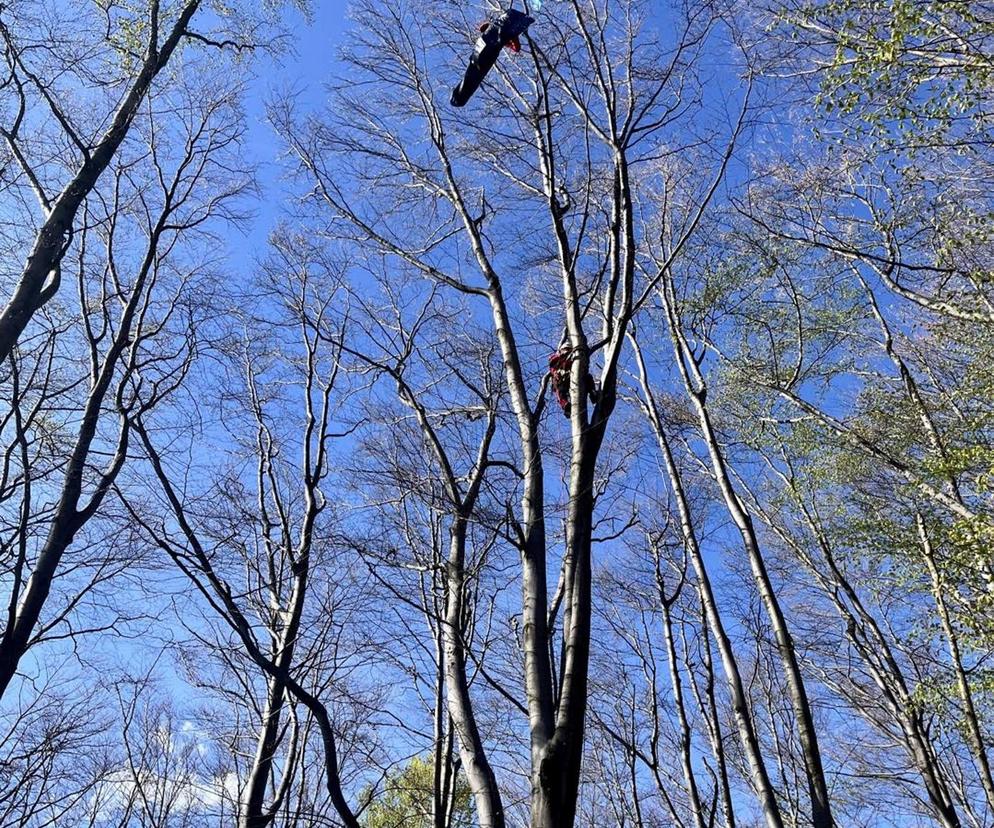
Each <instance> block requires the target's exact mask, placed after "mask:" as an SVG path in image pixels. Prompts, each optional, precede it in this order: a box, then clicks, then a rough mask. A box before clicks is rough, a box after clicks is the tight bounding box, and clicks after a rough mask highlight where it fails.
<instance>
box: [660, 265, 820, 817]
mask: <svg viewBox="0 0 994 828" xmlns="http://www.w3.org/2000/svg"><path fill="white" fill-rule="evenodd" d="M672 291H673V287H672V284H671V283H669V282H667V283H666V284H665V286H664V288H663V289H662V291H661V293H662V296H663V300H664V305H665V309H666V315H667V320H668V322H669V327H670V338H671V340H672V343H673V349H674V355H675V357H676V360H677V365H678V367H679V369H680V375H681V377H682V379H683V383H684V386H685V388H686V391H687V395H688V396H689V397H690V401H691V404H692V405H693V407H694V410H695V411H696V413H697V420H698V426H699V428H700V431H701V435H702V436H703V437H704V441H705V444H706V445H707V448H708V454H709V456H710V458H711V466H712V471H713V473H714V477H715V480H716V482H717V483H718V488H719V490H720V491H721V495H722V499H723V500H724V502H725V506H726V508H727V509H728V513H729V515H731V517H732V520H733V521H734V522H735V525H736V527H737V528H738V530H739V534H740V536H741V537H742V545H743V548H744V549H745V551H746V556H747V557H748V559H749V566H750V568H751V569H752V573H753V578H754V580H755V582H756V588H757V590H758V591H759V596H760V599H761V600H762V602H763V605H764V607H765V608H766V612H767V614H768V616H769V619H770V624H771V626H772V628H773V635H774V638H775V640H776V642H777V649H778V651H779V654H780V660H781V663H782V665H783V670H784V676H785V678H786V681H787V691H788V694H789V696H790V702H791V707H792V708H793V710H794V718H795V720H796V724H797V732H798V737H799V739H800V743H801V753H802V757H803V760H804V769H805V773H806V776H807V782H808V793H809V796H810V799H811V822H812V824H813V826H814V828H834V826H835V822H834V819H833V817H832V809H831V803H830V801H829V795H828V784H827V782H826V780H825V772H824V768H823V767H822V761H821V750H820V748H819V746H818V734H817V732H816V729H815V725H814V717H813V716H812V713H811V704H810V702H809V700H808V694H807V688H806V687H805V685H804V677H803V675H802V674H801V668H800V664H799V662H798V659H797V651H796V648H795V646H794V640H793V637H792V636H791V634H790V629H789V627H788V625H787V619H786V617H785V616H784V613H783V609H782V608H781V606H780V602H779V600H778V599H777V595H776V591H775V590H774V588H773V584H772V582H771V581H770V576H769V572H768V571H767V569H766V561H765V560H764V557H763V553H762V550H761V548H760V545H759V539H758V538H757V536H756V531H755V527H754V526H753V521H752V516H751V515H749V513H748V512H747V511H746V508H745V505H744V504H743V502H742V500H741V498H740V497H739V495H738V493H737V492H736V491H735V487H734V485H733V483H732V480H731V475H730V473H729V469H728V464H727V461H726V459H725V455H724V451H723V449H722V447H721V444H720V442H719V440H718V435H717V434H716V433H715V430H714V425H713V424H712V422H711V414H710V411H709V410H708V406H707V402H706V400H707V387H706V384H705V381H704V377H703V375H702V374H701V371H700V369H699V368H698V366H697V363H696V362H695V361H694V355H693V353H692V351H691V349H690V348H689V347H688V345H687V342H686V339H685V338H684V334H683V331H682V329H681V327H680V320H679V318H678V316H677V309H676V305H675V297H674V296H673V293H672Z"/></svg>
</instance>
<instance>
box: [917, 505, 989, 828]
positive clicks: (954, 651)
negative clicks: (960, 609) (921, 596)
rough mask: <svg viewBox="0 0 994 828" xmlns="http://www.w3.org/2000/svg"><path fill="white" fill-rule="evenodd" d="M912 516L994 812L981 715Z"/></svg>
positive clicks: (937, 576)
mask: <svg viewBox="0 0 994 828" xmlns="http://www.w3.org/2000/svg"><path fill="white" fill-rule="evenodd" d="M915 517H916V522H917V525H918V535H919V537H920V538H921V542H922V556H923V557H924V558H925V565H926V566H927V567H928V572H929V576H930V577H931V580H932V595H933V596H934V597H935V608H936V610H937V611H938V614H939V621H940V622H941V624H942V631H943V632H944V633H945V635H946V644H947V645H948V647H949V658H950V660H951V661H952V663H953V671H954V672H955V674H956V688H957V690H958V691H959V696H960V701H961V702H962V703H963V719H964V722H965V724H966V731H967V733H968V734H969V735H970V746H971V748H972V749H973V750H972V752H973V758H974V760H975V761H976V763H977V773H978V775H979V776H980V783H981V784H982V785H983V787H984V793H985V794H986V797H987V806H988V807H989V808H990V810H991V812H992V813H994V779H992V778H991V765H990V760H989V759H988V758H987V746H986V744H985V743H984V736H983V732H982V731H981V728H980V719H979V717H978V716H977V707H976V704H975V703H974V700H973V692H972V691H971V690H970V680H969V678H968V677H967V675H966V670H965V669H964V667H963V657H962V654H961V652H960V646H959V636H958V635H957V634H956V628H955V627H954V626H953V621H952V617H951V616H950V613H949V607H948V605H947V604H946V597H945V595H944V594H943V589H944V584H943V582H942V575H941V573H940V572H939V568H938V566H937V565H936V563H935V550H934V548H933V547H932V541H931V539H930V538H929V536H928V532H927V530H926V529H925V521H924V520H923V519H922V516H921V515H920V514H919V515H916V516H915Z"/></svg>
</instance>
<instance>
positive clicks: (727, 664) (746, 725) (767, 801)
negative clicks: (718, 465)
mask: <svg viewBox="0 0 994 828" xmlns="http://www.w3.org/2000/svg"><path fill="white" fill-rule="evenodd" d="M631 339H632V344H633V347H634V349H635V355H636V359H637V361H638V365H639V380H640V383H641V386H642V393H643V396H644V398H645V409H646V413H647V414H648V417H649V422H650V424H651V425H652V428H653V431H654V432H655V435H656V441H657V443H658V445H659V449H660V452H661V453H662V455H663V461H664V463H665V465H666V473H667V475H668V476H669V481H670V489H671V490H672V492H673V496H674V497H675V499H676V503H677V510H678V512H679V515H680V528H681V532H682V535H683V543H684V549H686V551H687V555H688V557H689V558H690V562H691V565H692V566H693V567H694V573H695V574H696V576H697V587H698V590H699V591H700V595H701V602H702V604H703V605H704V610H705V613H706V616H707V620H708V624H709V625H710V627H711V631H712V632H713V633H714V637H715V643H716V644H717V646H718V654H719V656H720V657H721V663H722V667H723V669H724V671H725V677H726V679H727V681H728V688H729V691H730V694H731V701H732V710H733V711H734V713H735V722H736V725H737V726H738V731H739V739H740V741H741V742H742V749H743V751H744V752H745V756H746V760H747V761H748V763H749V778H750V782H751V784H752V787H753V790H754V791H755V792H756V796H757V798H758V799H759V802H760V806H761V808H762V810H763V817H764V819H765V821H766V824H767V826H768V828H784V823H783V818H782V816H781V814H780V806H779V805H778V804H777V798H776V792H775V791H774V789H773V785H772V783H771V781H770V776H769V773H768V771H767V769H766V762H765V761H764V759H763V753H762V750H761V749H760V746H759V738H758V737H757V735H756V729H755V724H754V722H753V716H752V711H751V709H750V705H749V697H748V695H747V694H746V689H745V683H744V682H743V680H742V674H741V673H740V672H739V665H738V661H737V660H736V658H735V652H734V650H733V648H732V642H731V639H729V637H728V633H727V632H726V631H725V625H724V622H723V621H722V618H721V612H720V610H719V609H718V603H717V601H716V600H715V596H714V590H713V588H712V586H711V578H710V576H709V574H708V571H707V567H706V565H705V563H704V556H703V555H702V554H701V548H700V545H699V543H698V541H697V533H696V531H695V530H694V524H693V517H692V516H691V513H690V503H689V500H688V498H687V493H686V491H685V489H684V485H683V477H682V475H681V473H680V469H679V467H678V466H677V464H676V458H675V457H674V456H673V450H672V448H671V446H670V442H669V438H668V437H667V435H666V431H665V429H664V427H663V423H662V419H661V417H660V414H659V409H658V407H657V406H656V400H655V396H654V395H653V393H652V389H651V387H650V384H649V377H648V373H647V371H646V368H645V360H644V359H643V357H642V351H641V349H640V348H639V345H638V341H637V339H636V338H635V337H634V336H633V337H631Z"/></svg>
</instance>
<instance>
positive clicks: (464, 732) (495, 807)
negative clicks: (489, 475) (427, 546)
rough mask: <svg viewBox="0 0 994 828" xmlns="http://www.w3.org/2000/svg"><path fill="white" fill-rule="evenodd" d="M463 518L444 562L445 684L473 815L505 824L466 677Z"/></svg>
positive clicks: (483, 826) (491, 827)
mask: <svg viewBox="0 0 994 828" xmlns="http://www.w3.org/2000/svg"><path fill="white" fill-rule="evenodd" d="M466 528H467V524H466V518H465V517H463V516H460V517H458V518H456V519H455V522H454V523H453V524H452V526H451V528H450V530H449V532H450V549H449V560H448V566H447V576H448V589H447V592H446V602H445V623H444V625H443V627H442V635H443V641H444V642H445V685H446V697H447V699H448V706H449V716H450V717H451V718H452V726H453V728H454V729H455V731H456V734H457V735H458V737H459V756H460V758H461V759H462V766H463V772H464V773H465V774H466V779H467V780H468V781H469V786H470V789H471V790H472V791H473V797H474V799H475V801H476V818H477V820H478V821H479V825H480V828H504V824H505V820H504V806H503V804H502V803H501V797H500V791H499V790H498V788H497V777H496V776H495V775H494V772H493V768H491V766H490V762H489V760H488V759H487V754H486V750H485V749H484V747H483V740H482V739H481V738H480V730H479V728H478V727H477V724H476V715H475V713H474V711H473V703H472V700H471V699H470V695H469V683H468V680H467V677H466V652H465V647H464V644H463V636H464V634H465V627H466V621H465V613H466V607H465V603H464V600H463V598H464V596H465V576H464V570H465V563H466Z"/></svg>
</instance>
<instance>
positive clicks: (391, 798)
mask: <svg viewBox="0 0 994 828" xmlns="http://www.w3.org/2000/svg"><path fill="white" fill-rule="evenodd" d="M434 771H435V769H434V765H433V764H432V762H431V761H430V760H429V759H427V758H424V757H420V756H416V757H414V758H413V759H412V760H411V761H410V762H408V763H407V764H406V765H404V767H403V768H401V769H400V770H398V771H395V772H394V773H392V774H390V775H389V776H388V777H387V780H386V784H385V785H384V789H383V792H382V793H380V794H378V795H376V794H374V792H373V791H372V790H367V791H366V793H365V795H364V797H363V799H364V800H365V801H367V802H369V805H368V806H367V807H366V809H365V811H364V813H363V818H362V824H363V826H364V828H433V826H434V823H433V821H432V792H433V790H434V788H435V782H434V778H435V777H434ZM451 815H452V818H451V821H450V822H449V826H450V828H471V826H472V825H474V818H473V797H472V792H471V791H470V789H469V783H468V782H467V781H466V778H465V777H464V776H463V775H462V774H459V775H457V776H456V782H455V791H454V796H453V801H452V808H451Z"/></svg>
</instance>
